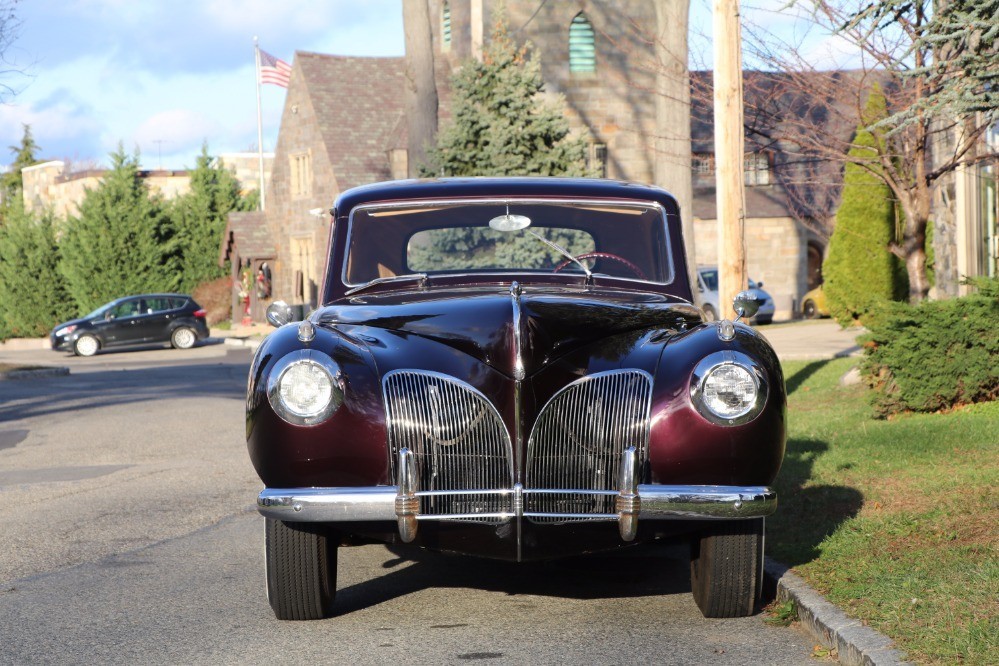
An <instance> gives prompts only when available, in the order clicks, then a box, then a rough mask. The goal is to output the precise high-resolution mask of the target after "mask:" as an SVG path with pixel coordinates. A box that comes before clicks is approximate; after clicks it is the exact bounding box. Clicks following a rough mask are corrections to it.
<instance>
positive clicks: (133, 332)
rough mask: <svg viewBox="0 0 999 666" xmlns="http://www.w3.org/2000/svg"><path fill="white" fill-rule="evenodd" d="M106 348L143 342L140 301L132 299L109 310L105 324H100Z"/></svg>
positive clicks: (105, 316) (105, 317)
mask: <svg viewBox="0 0 999 666" xmlns="http://www.w3.org/2000/svg"><path fill="white" fill-rule="evenodd" d="M98 326H99V328H100V329H101V332H102V334H103V337H104V344H105V345H106V346H113V345H126V344H134V343H136V342H141V340H142V332H141V330H140V329H141V327H140V326H139V299H137V298H130V299H128V300H125V301H122V302H121V303H119V304H118V305H116V306H114V307H113V308H111V309H110V310H108V312H107V314H106V315H104V322H103V323H98Z"/></svg>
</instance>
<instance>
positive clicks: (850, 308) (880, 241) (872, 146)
mask: <svg viewBox="0 0 999 666" xmlns="http://www.w3.org/2000/svg"><path fill="white" fill-rule="evenodd" d="M887 113H888V111H887V108H886V102H885V97H884V93H882V92H881V89H880V88H879V87H878V86H876V85H875V86H873V87H872V89H871V94H870V96H869V97H868V99H867V108H866V109H865V110H864V116H863V120H862V121H861V123H860V126H859V127H857V133H856V136H855V137H854V139H853V147H852V148H851V149H850V153H849V159H848V161H847V163H846V166H845V167H844V170H843V195H842V200H841V202H840V206H839V209H838V210H837V211H836V227H835V229H833V233H832V237H831V238H830V239H829V253H828V255H827V257H826V260H825V262H824V263H823V265H822V274H823V276H824V278H825V284H824V286H823V288H824V290H825V295H826V302H827V303H828V306H829V312H830V314H832V316H833V317H834V318H835V319H836V321H838V322H839V323H840V324H841V325H842V326H849V325H851V324H852V323H854V322H855V321H857V320H860V321H862V322H863V321H864V320H865V318H866V316H867V314H868V313H869V312H870V311H871V310H873V309H875V308H877V307H879V306H880V304H882V303H883V302H885V301H892V300H902V299H903V298H904V296H905V294H906V293H907V292H908V282H907V279H906V274H905V267H904V266H903V265H902V263H901V261H899V259H898V258H897V257H896V256H895V255H894V254H892V253H891V251H890V250H889V249H888V246H889V245H890V244H891V243H892V242H893V241H895V240H896V238H897V236H898V234H897V231H896V223H897V220H896V214H897V206H896V202H895V198H894V195H893V194H892V191H891V190H890V189H889V188H888V186H887V185H886V184H885V182H884V180H883V178H882V177H881V175H880V174H881V172H882V166H881V163H880V161H879V158H878V154H879V152H880V151H879V150H878V146H879V145H881V144H882V142H883V139H881V138H880V137H878V136H875V135H874V134H872V133H871V131H870V130H869V129H868V128H867V126H868V125H871V124H873V123H875V122H877V121H878V120H881V119H882V118H884V117H886V116H887Z"/></svg>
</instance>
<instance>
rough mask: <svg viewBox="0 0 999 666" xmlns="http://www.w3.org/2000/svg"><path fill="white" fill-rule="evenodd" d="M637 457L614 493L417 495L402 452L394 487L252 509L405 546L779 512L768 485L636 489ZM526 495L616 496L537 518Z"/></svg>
mask: <svg viewBox="0 0 999 666" xmlns="http://www.w3.org/2000/svg"><path fill="white" fill-rule="evenodd" d="M638 469H639V459H638V455H637V454H636V451H635V449H634V448H633V447H629V448H628V449H626V450H625V451H624V454H623V456H622V460H621V467H620V470H619V473H618V483H617V490H592V489H587V490H567V489H561V488H560V489H539V488H524V487H523V486H522V485H521V484H519V483H517V484H514V486H513V488H509V489H498V490H470V491H469V490H458V491H428V492H420V491H419V489H418V488H417V478H418V477H417V474H416V460H415V457H414V456H413V454H412V452H410V451H409V450H408V449H405V448H404V449H402V450H401V451H400V452H399V459H398V466H397V469H396V485H394V486H371V487H364V488H267V489H265V490H264V491H263V492H262V493H260V496H259V497H258V498H257V510H258V511H260V513H262V514H263V515H265V516H267V517H268V518H276V519H278V520H284V521H288V522H309V523H312V522H315V523H335V522H348V521H380V520H385V521H390V520H394V521H396V523H397V524H398V527H399V536H400V537H401V538H402V540H403V541H404V542H406V543H409V542H410V541H412V540H413V539H415V538H416V533H417V530H418V529H419V528H418V526H419V521H421V520H483V519H490V520H516V521H517V522H518V523H519V522H520V521H521V520H522V519H524V518H527V519H529V520H530V519H534V520H544V521H549V522H550V521H552V520H553V519H554V520H555V521H558V520H586V521H616V522H617V524H618V529H619V531H620V533H621V538H622V539H623V540H624V541H631V540H633V539H634V538H635V535H636V534H637V532H638V521H639V520H642V519H646V520H732V519H747V518H761V517H763V516H769V515H770V514H772V513H773V512H774V511H776V509H777V493H775V492H774V491H773V490H772V489H771V488H768V487H766V486H665V485H657V484H645V485H643V484H639V483H637V479H638V474H637V472H638ZM455 493H457V494H462V495H475V494H481V495H503V496H507V497H508V498H509V499H510V501H509V502H507V503H506V506H509V507H510V510H509V511H503V512H499V513H472V514H461V515H453V514H433V515H427V514H421V513H420V497H421V496H433V495H447V494H455ZM531 494H569V495H572V494H590V495H595V494H599V495H606V496H613V497H614V498H615V499H614V508H615V513H584V514H574V513H573V514H567V513H539V512H533V511H525V501H524V500H525V497H526V496H529V495H531Z"/></svg>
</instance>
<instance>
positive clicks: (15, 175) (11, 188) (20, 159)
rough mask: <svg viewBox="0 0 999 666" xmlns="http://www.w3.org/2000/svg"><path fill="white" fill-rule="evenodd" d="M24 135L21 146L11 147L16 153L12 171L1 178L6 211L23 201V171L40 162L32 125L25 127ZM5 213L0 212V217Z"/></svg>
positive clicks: (1, 195)
mask: <svg viewBox="0 0 999 666" xmlns="http://www.w3.org/2000/svg"><path fill="white" fill-rule="evenodd" d="M23 127H24V134H23V135H22V136H21V145H19V146H11V147H10V152H12V153H14V162H13V163H12V164H11V165H10V170H8V171H7V173H5V174H3V176H0V202H2V204H3V207H4V208H5V209H9V208H10V207H11V206H12V205H13V204H14V202H15V201H20V200H21V196H22V195H21V193H22V192H23V191H24V181H23V179H22V177H21V170H22V169H24V167H28V166H31V165H32V164H36V163H37V162H38V158H37V154H38V150H39V148H38V144H37V143H35V139H34V137H33V136H31V125H24V126H23ZM2 216H3V212H2V211H0V217H2Z"/></svg>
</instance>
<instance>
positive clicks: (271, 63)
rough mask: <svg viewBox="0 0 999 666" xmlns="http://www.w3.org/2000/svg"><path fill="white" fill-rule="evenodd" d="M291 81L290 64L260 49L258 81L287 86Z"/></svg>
mask: <svg viewBox="0 0 999 666" xmlns="http://www.w3.org/2000/svg"><path fill="white" fill-rule="evenodd" d="M290 81H291V65H289V64H288V63H286V62H285V61H284V60H281V58H275V57H274V56H272V55H271V54H270V53H268V52H267V51H264V50H263V49H260V83H272V84H274V85H276V86H281V87H282V88H287V87H288V83H289V82H290Z"/></svg>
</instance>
